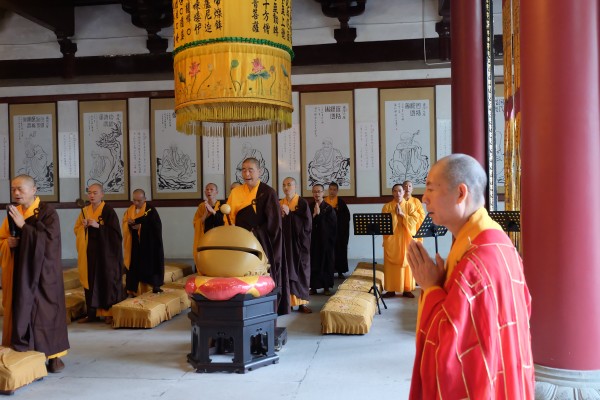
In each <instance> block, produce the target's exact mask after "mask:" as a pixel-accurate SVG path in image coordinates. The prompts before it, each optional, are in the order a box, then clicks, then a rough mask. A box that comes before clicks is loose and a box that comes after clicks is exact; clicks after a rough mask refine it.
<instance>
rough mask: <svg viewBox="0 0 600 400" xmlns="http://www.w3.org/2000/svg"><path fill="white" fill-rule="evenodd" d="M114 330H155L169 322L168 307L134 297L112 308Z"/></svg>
mask: <svg viewBox="0 0 600 400" xmlns="http://www.w3.org/2000/svg"><path fill="white" fill-rule="evenodd" d="M111 311H112V314H113V328H154V327H155V326H157V325H158V324H160V323H161V322H163V321H166V320H167V307H166V306H165V305H164V304H162V303H158V302H156V301H152V300H148V299H141V298H139V297H134V298H131V299H125V300H123V301H122V302H120V303H118V304H115V305H114V306H112V308H111Z"/></svg>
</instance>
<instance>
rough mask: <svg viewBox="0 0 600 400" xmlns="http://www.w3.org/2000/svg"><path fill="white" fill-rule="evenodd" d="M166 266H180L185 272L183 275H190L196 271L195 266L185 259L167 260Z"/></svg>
mask: <svg viewBox="0 0 600 400" xmlns="http://www.w3.org/2000/svg"><path fill="white" fill-rule="evenodd" d="M166 266H169V267H175V268H179V269H180V270H181V271H182V272H183V276H188V275H190V274H192V273H193V272H194V266H193V265H192V264H191V263H187V262H184V261H166V262H165V267H166Z"/></svg>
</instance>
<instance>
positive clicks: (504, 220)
mask: <svg viewBox="0 0 600 400" xmlns="http://www.w3.org/2000/svg"><path fill="white" fill-rule="evenodd" d="M488 214H489V215H490V218H492V219H493V220H494V221H496V222H497V223H499V224H500V226H501V227H502V230H503V231H504V232H521V211H489V212H488Z"/></svg>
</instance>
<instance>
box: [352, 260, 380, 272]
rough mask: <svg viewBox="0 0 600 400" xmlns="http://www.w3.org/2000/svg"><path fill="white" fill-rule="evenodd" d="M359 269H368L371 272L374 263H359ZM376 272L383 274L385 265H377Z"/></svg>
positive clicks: (357, 265)
mask: <svg viewBox="0 0 600 400" xmlns="http://www.w3.org/2000/svg"><path fill="white" fill-rule="evenodd" d="M357 269H368V270H369V271H372V270H373V263H372V262H364V261H363V262H359V263H358V264H356V268H355V270H357ZM375 270H377V271H381V272H383V264H375Z"/></svg>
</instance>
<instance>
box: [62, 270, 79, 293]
mask: <svg viewBox="0 0 600 400" xmlns="http://www.w3.org/2000/svg"><path fill="white" fill-rule="evenodd" d="M63 282H64V285H65V290H69V289H75V288H78V287H80V286H81V281H80V280H79V270H77V268H69V269H65V270H63Z"/></svg>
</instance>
